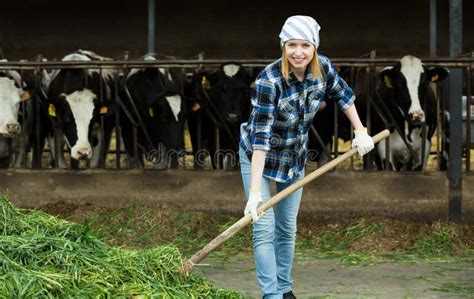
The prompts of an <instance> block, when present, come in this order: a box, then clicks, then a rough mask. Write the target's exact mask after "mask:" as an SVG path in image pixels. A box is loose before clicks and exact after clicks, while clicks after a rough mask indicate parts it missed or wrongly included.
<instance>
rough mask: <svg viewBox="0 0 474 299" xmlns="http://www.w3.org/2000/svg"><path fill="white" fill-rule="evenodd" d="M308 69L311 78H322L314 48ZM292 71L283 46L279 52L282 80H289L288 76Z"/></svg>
mask: <svg viewBox="0 0 474 299" xmlns="http://www.w3.org/2000/svg"><path fill="white" fill-rule="evenodd" d="M308 67H309V69H310V71H311V74H313V77H315V78H320V79H321V78H322V77H323V74H322V72H321V66H320V65H319V58H318V52H317V49H316V48H314V56H313V59H311V61H310V62H309V64H308ZM292 71H293V67H292V66H291V63H290V62H289V61H288V59H287V58H286V51H285V47H284V46H283V48H282V51H281V73H282V75H283V78H285V79H286V80H287V81H288V80H289V79H290V74H291V72H292Z"/></svg>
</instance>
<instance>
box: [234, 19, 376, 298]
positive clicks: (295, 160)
mask: <svg viewBox="0 0 474 299" xmlns="http://www.w3.org/2000/svg"><path fill="white" fill-rule="evenodd" d="M320 29H321V28H320V26H319V25H318V23H317V22H316V21H315V20H314V19H313V18H312V17H309V16H299V15H298V16H292V17H289V18H288V19H287V20H286V22H285V24H284V25H283V28H282V30H281V33H280V35H279V37H280V45H281V48H282V57H281V58H280V59H278V60H276V61H275V62H273V63H271V64H270V65H268V66H267V67H266V68H265V69H264V70H263V71H262V72H261V73H260V74H259V76H258V77H257V79H256V81H255V92H254V94H253V96H252V106H253V110H252V113H251V115H250V117H249V120H248V122H247V123H243V124H242V126H241V136H240V150H239V152H240V163H241V172H242V179H243V185H244V189H245V194H246V197H247V199H248V200H247V205H246V207H245V211H244V213H245V214H249V213H250V214H251V215H252V219H253V246H254V255H255V263H256V272H257V273H256V274H257V281H258V283H259V285H260V288H261V291H262V293H263V297H264V298H296V297H295V296H294V294H293V293H292V278H291V267H292V263H293V255H294V248H295V237H296V218H297V215H298V209H299V205H300V200H301V195H302V192H303V190H302V188H300V189H298V190H297V191H295V192H294V193H292V194H291V195H289V196H288V197H286V198H285V199H284V200H282V201H281V202H279V203H278V204H277V205H276V206H274V207H273V208H271V209H269V210H268V211H267V212H266V213H264V214H263V215H257V207H258V205H260V204H261V203H263V202H265V201H267V200H268V199H270V197H271V195H270V184H271V182H275V183H276V190H277V192H280V191H281V190H283V189H285V188H286V187H288V186H289V185H291V184H293V183H294V182H296V181H298V180H300V179H301V178H303V176H304V167H305V162H306V156H307V148H308V129H309V128H310V126H311V123H312V121H313V118H314V115H315V114H316V112H317V111H318V109H320V108H321V106H322V105H324V104H322V103H323V98H324V96H325V95H327V96H328V98H329V99H330V100H333V101H336V103H337V105H338V106H339V108H340V109H341V110H343V111H344V113H345V114H346V116H347V117H348V118H349V120H350V121H351V123H352V126H353V127H354V132H355V138H354V139H353V142H352V147H357V149H358V152H359V155H360V156H362V155H364V154H366V153H367V152H369V151H370V150H372V149H373V147H374V143H373V140H372V138H371V137H370V136H369V135H368V134H367V130H366V129H365V128H364V127H363V125H362V123H361V121H360V119H359V116H358V114H357V110H356V108H355V106H354V99H355V97H354V93H353V92H352V90H351V88H350V87H349V86H348V85H347V83H346V82H344V80H343V79H342V78H341V77H339V75H338V74H337V72H336V70H335V69H334V66H333V65H332V64H331V62H330V60H329V59H328V58H327V57H325V56H323V55H318V54H317V49H318V47H319V30H320Z"/></svg>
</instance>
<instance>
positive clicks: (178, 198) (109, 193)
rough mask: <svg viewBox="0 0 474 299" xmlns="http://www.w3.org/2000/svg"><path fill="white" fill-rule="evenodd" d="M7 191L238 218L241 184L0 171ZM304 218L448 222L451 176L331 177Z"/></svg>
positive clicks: (472, 193) (193, 174)
mask: <svg viewBox="0 0 474 299" xmlns="http://www.w3.org/2000/svg"><path fill="white" fill-rule="evenodd" d="M0 181H1V182H2V186H1V188H0V192H1V193H3V192H5V191H6V190H8V191H7V194H9V198H10V199H11V200H12V201H13V203H14V204H15V205H18V206H21V207H28V208H38V207H41V206H44V205H47V204H50V203H55V202H59V201H62V202H65V203H67V204H73V205H84V204H94V205H97V206H102V207H115V208H120V207H126V206H129V205H133V204H138V205H152V204H157V203H161V204H163V203H167V204H175V205H179V206H180V207H182V208H183V209H185V210H192V211H201V212H207V213H216V214H231V215H235V216H240V215H242V213H243V209H244V203H245V200H244V198H243V188H242V178H241V175H240V172H238V171H233V172H231V171H181V170H174V171H173V170H168V171H126V170H124V171H118V172H116V171H80V172H71V171H60V170H58V171H25V170H8V171H0ZM304 190H305V191H304V192H303V199H302V201H301V208H300V211H299V216H298V217H300V218H319V219H322V218H326V219H344V218H349V217H356V218H357V217H368V216H376V217H388V218H395V219H410V220H415V221H433V220H446V219H447V213H448V181H447V179H446V174H445V173H441V172H438V173H432V174H429V175H423V174H418V173H405V174H404V173H387V172H351V171H335V172H330V173H327V174H325V175H323V176H321V177H319V178H317V179H316V180H314V181H313V182H311V183H309V184H308V185H306V186H305V187H304ZM463 212H464V220H465V221H466V222H474V177H473V176H464V178H463Z"/></svg>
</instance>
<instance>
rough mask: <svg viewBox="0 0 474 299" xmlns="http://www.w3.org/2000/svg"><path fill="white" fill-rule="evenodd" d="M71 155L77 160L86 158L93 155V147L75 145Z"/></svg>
mask: <svg viewBox="0 0 474 299" xmlns="http://www.w3.org/2000/svg"><path fill="white" fill-rule="evenodd" d="M71 157H72V158H73V159H76V160H86V159H90V158H91V157H92V149H91V148H90V147H89V148H87V147H79V148H76V147H73V148H72V150H71Z"/></svg>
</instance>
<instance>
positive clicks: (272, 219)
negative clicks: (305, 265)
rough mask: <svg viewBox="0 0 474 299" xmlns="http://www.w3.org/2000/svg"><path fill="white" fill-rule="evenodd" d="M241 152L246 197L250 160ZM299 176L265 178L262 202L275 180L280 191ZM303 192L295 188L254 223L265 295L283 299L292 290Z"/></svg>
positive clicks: (257, 268) (254, 240)
mask: <svg viewBox="0 0 474 299" xmlns="http://www.w3.org/2000/svg"><path fill="white" fill-rule="evenodd" d="M239 155H240V170H241V172H242V181H243V184H244V190H245V196H246V198H247V199H248V195H249V189H250V181H251V176H250V160H249V159H248V158H247V155H246V154H245V152H244V151H243V150H242V149H240V150H239ZM300 179H301V178H297V179H294V180H293V181H292V182H290V183H278V182H274V181H272V180H270V179H267V178H262V186H261V190H262V199H263V201H264V202H265V201H268V200H269V199H270V197H271V194H270V185H271V183H272V182H274V183H276V190H277V192H280V191H282V190H283V189H285V188H286V187H288V186H289V185H291V184H292V183H294V182H295V181H298V180H300ZM302 194H303V188H300V189H298V190H296V191H295V192H294V193H292V194H290V195H288V196H287V197H286V198H285V199H283V200H282V201H280V202H279V203H278V204H276V205H275V206H274V207H273V208H270V209H268V210H267V211H266V212H265V214H264V215H262V216H261V217H260V219H259V220H258V221H257V222H256V223H254V224H253V250H254V256H255V265H256V272H257V281H258V284H259V285H260V289H261V290H262V293H263V297H264V298H282V294H284V293H287V292H289V291H291V285H292V283H293V279H292V278H291V267H292V264H293V256H294V252H295V239H296V218H297V216H298V209H299V206H300V201H301V195H302Z"/></svg>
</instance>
